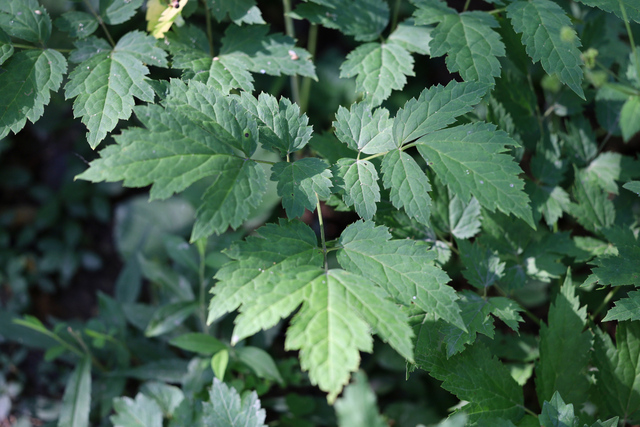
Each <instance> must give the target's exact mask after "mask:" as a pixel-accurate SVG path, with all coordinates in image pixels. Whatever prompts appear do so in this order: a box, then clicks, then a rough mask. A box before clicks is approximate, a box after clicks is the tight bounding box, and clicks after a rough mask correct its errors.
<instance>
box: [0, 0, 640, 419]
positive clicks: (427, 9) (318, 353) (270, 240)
mask: <svg viewBox="0 0 640 427" xmlns="http://www.w3.org/2000/svg"><path fill="white" fill-rule="evenodd" d="M143 3H144V5H143ZM476 3H477V4H476ZM43 4H44V2H43ZM281 6H282V9H281ZM294 6H295V7H294ZM143 11H144V20H143V19H142V17H143ZM282 17H284V22H285V25H284V29H285V32H286V35H283V34H281V33H277V32H274V31H272V29H271V27H270V25H269V24H267V23H266V21H267V20H271V21H273V23H274V25H276V23H277V22H278V21H279V20H280V19H282ZM52 21H53V22H54V24H55V27H56V30H55V31H54V30H53V27H52ZM638 23H640V4H639V3H638V1H637V0H597V1H596V0H579V1H576V2H572V1H569V0H557V1H554V0H515V1H510V0H488V1H487V2H485V3H482V2H474V4H471V2H470V1H469V0H467V1H466V3H465V4H464V5H462V4H460V5H456V4H453V3H450V4H447V2H445V1H442V0H411V1H407V2H404V1H402V0H394V1H393V2H387V1H386V0H309V1H303V2H299V4H296V5H293V6H292V4H291V2H290V1H289V0H283V1H282V3H280V2H267V1H265V2H264V4H260V7H259V6H258V5H257V4H256V2H255V1H254V0H242V1H237V0H200V1H197V0H170V1H169V0H148V1H147V2H143V0H85V1H84V2H76V3H74V4H73V6H72V7H70V8H68V10H66V11H64V13H61V14H60V16H59V17H57V18H56V19H55V20H52V18H51V17H50V15H49V12H48V9H47V8H46V7H44V6H43V5H42V4H40V3H39V2H38V0H12V1H10V2H2V3H0V67H1V70H0V138H4V137H7V138H6V139H7V140H9V139H11V138H14V137H12V136H8V135H9V134H10V133H13V134H15V138H17V137H18V136H19V135H20V132H21V131H23V128H25V126H27V122H32V123H36V122H37V121H38V119H39V118H40V117H41V116H42V115H43V114H44V111H45V107H46V106H47V105H48V104H49V103H50V101H51V98H52V93H53V94H56V93H57V92H58V91H61V92H60V94H61V95H60V96H64V99H65V100H66V103H67V104H68V105H71V103H72V105H73V107H72V108H73V116H74V117H76V118H80V121H81V122H82V124H84V126H85V127H86V140H87V142H88V145H89V146H90V147H91V148H92V149H95V148H98V147H100V151H99V156H98V157H97V158H94V159H92V160H90V162H89V165H88V167H87V168H86V170H84V171H83V172H81V173H79V174H78V175H77V176H76V179H78V180H82V181H90V182H92V183H100V182H104V181H106V182H121V183H122V185H123V186H124V187H136V188H138V187H148V192H149V194H148V197H147V196H143V197H142V198H140V197H135V198H131V199H127V200H125V201H123V202H121V203H119V204H118V206H117V208H116V211H115V216H114V228H115V231H114V236H115V242H116V246H117V249H118V252H119V253H120V255H121V257H122V259H123V260H124V267H123V269H122V271H121V273H120V274H119V276H118V279H117V282H116V284H115V288H114V292H113V295H106V294H99V295H98V301H99V313H98V314H97V315H96V316H95V317H92V318H91V319H89V320H88V321H86V322H77V321H63V320H60V319H47V320H48V321H50V325H51V326H47V325H46V324H45V323H47V322H44V323H43V321H42V319H38V318H37V317H35V316H33V315H30V314H26V315H24V316H18V315H19V314H22V313H28V311H26V304H23V305H22V306H20V307H9V308H8V309H7V308H3V310H4V311H3V312H2V313H1V314H2V318H0V321H1V323H0V324H1V325H3V331H2V332H0V334H1V335H2V336H4V337H5V339H7V340H19V339H22V340H23V341H26V342H25V344H26V345H31V346H37V347H40V348H43V349H45V354H44V358H45V360H46V361H49V362H51V361H54V360H57V361H58V363H61V364H62V366H66V367H67V369H68V371H69V375H68V378H67V379H66V383H65V384H66V385H65V388H64V395H63V397H62V398H61V402H59V404H58V405H57V407H58V411H57V412H55V415H54V416H53V417H51V419H52V420H55V419H57V420H58V421H57V423H58V424H57V425H58V426H74V427H75V426H79V427H80V426H87V425H89V424H93V423H95V424H98V423H102V424H105V425H107V424H109V423H112V424H113V425H117V426H146V427H161V426H163V425H169V426H240V425H243V426H262V425H264V424H265V423H268V424H269V425H274V426H276V425H296V426H301V425H335V424H338V425H340V426H350V427H351V426H356V427H357V426H368V427H369V426H384V425H389V424H390V423H393V425H395V426H412V427H413V426H415V425H417V424H418V423H422V424H438V423H441V424H440V425H443V426H444V425H455V426H463V425H477V426H550V425H558V426H560V425H566V426H583V425H585V426H616V425H631V424H636V423H638V422H640V383H639V382H638V381H637V378H638V377H639V376H640V365H639V363H638V360H640V359H639V358H640V322H639V321H640V292H639V291H637V290H635V286H637V285H640V281H639V279H638V276H639V275H640V267H639V266H640V242H639V241H638V232H639V231H640V224H639V220H640V198H638V194H639V193H640V181H639V180H640V160H638V158H636V157H635V155H636V153H637V151H638V145H637V143H638V140H637V139H636V138H634V136H635V135H636V133H637V132H638V131H640V53H638V52H637V46H636V44H635V42H634V39H635V38H638V36H640V26H638ZM303 31H304V33H303ZM320 31H322V32H323V34H332V35H334V36H335V39H334V40H339V41H342V40H346V41H347V43H348V46H350V50H348V51H347V52H344V53H341V51H340V49H338V50H337V51H332V50H331V49H337V47H336V46H332V45H331V41H324V40H322V39H321V38H319V37H318V33H319V32H320ZM296 36H297V37H302V38H305V39H306V43H307V46H306V48H303V47H300V43H298V42H297V41H296V38H295V37H296ZM68 43H73V47H72V48H69V49H67V48H66V47H65V46H66V44H68ZM337 44H338V45H339V43H337ZM323 49H324V51H323ZM323 52H328V53H326V54H323ZM440 57H444V65H443V64H442V63H441V62H439V60H438V59H437V58H440ZM422 65H425V66H426V67H438V66H440V67H446V70H444V69H443V70H442V71H441V73H442V74H444V75H446V77H444V78H442V79H441V80H440V82H439V83H437V84H436V83H433V82H430V81H428V79H426V78H425V77H424V76H423V75H418V76H416V74H419V73H418V70H419V67H420V66H422ZM448 73H451V74H448ZM285 76H287V77H285ZM413 77H416V78H413ZM340 79H350V80H347V81H349V82H351V83H347V84H345V83H344V81H341V80H340ZM287 83H288V84H287ZM285 86H287V87H285ZM282 93H285V94H288V96H279V95H282ZM316 95H317V99H315V98H316ZM54 96H56V95H54ZM353 101H355V102H353ZM341 103H342V104H345V105H338V104H341ZM63 104H64V102H63ZM334 105H335V108H333V106H334ZM327 106H330V107H331V109H330V110H328V107H327ZM125 121H126V124H125ZM36 126H37V125H36ZM94 157H95V156H94ZM84 184H85V185H90V184H88V183H86V182H85V183H84ZM96 197H98V196H96ZM147 198H148V199H149V200H150V201H149V202H148V201H147ZM349 212H350V213H349ZM332 215H333V216H339V217H340V218H341V219H342V223H344V222H345V221H346V222H347V223H346V224H343V225H342V223H341V225H340V226H339V227H334V229H333V231H332V232H331V233H329V227H328V226H327V225H328V224H327V220H328V218H329V217H330V216H332ZM185 232H186V233H187V234H185ZM67 233H70V232H67ZM187 235H188V238H185V237H186V236H187ZM4 236H6V237H3V239H4V243H3V242H0V243H3V246H2V248H3V249H4V248H7V251H12V250H13V251H15V250H17V251H20V248H21V246H20V240H19V239H18V242H17V243H15V246H14V243H13V240H14V238H13V237H10V234H8V233H5V235H4ZM65 236H66V234H65ZM31 239H32V240H33V239H41V237H40V236H39V235H37V234H32V237H31ZM42 239H43V240H44V238H42ZM32 240H31V241H32ZM31 241H29V242H31ZM41 242H42V240H41ZM74 242H75V240H73V239H71V241H70V242H67V243H69V244H71V245H73V244H74ZM70 251H71V252H72V253H75V252H74V249H73V246H72V249H71V250H70ZM42 263H44V262H42ZM77 264H78V262H77V261H76V264H74V265H77ZM65 268H66V269H65ZM69 268H70V267H68V266H67V267H65V266H64V265H63V266H62V267H60V269H61V270H60V279H61V280H62V281H64V280H65V278H67V279H68V277H70V276H69V275H72V274H73V272H74V271H75V270H73V271H69V270H68V269H69ZM0 278H1V279H2V280H3V281H4V282H6V283H7V285H6V286H9V287H13V288H14V289H13V292H21V291H22V292H24V289H25V286H23V287H16V285H15V283H16V281H15V280H14V276H11V274H10V272H9V273H8V274H5V275H3V276H0ZM145 284H147V285H148V286H147V285H145ZM3 286H4V285H3ZM285 351H286V352H290V353H285ZM368 354H370V356H369V355H368ZM4 363H6V362H4ZM373 365H379V367H382V368H385V369H387V370H388V371H391V372H393V375H394V379H393V380H389V381H390V383H392V384H394V387H397V389H398V390H404V392H406V393H408V394H409V395H411V393H410V392H409V391H407V390H406V385H405V386H403V385H399V384H400V383H402V382H403V381H404V379H405V376H406V377H408V378H410V380H409V381H411V378H413V380H414V383H412V384H416V383H415V380H416V379H417V382H418V383H421V382H422V383H428V384H431V386H432V387H433V388H434V389H436V390H438V391H437V392H436V394H435V395H437V396H440V397H433V398H431V399H430V398H429V397H428V396H427V394H426V393H422V400H421V401H420V402H419V404H416V403H415V402H413V403H408V402H405V401H403V402H402V405H405V406H401V405H399V403H400V402H393V396H389V395H387V396H386V397H385V396H384V391H383V390H382V389H383V388H384V386H378V388H376V390H375V391H376V392H378V396H379V398H380V399H381V402H380V403H381V405H380V407H378V404H377V403H376V398H377V397H376V393H375V392H374V389H372V388H371V386H370V385H369V382H368V380H367V376H366V374H365V373H364V371H363V370H362V369H366V370H367V371H368V372H369V373H370V375H371V376H372V378H373V377H375V375H376V369H374V368H373V367H372V366H373ZM69 366H73V368H72V369H70V368H69ZM424 373H428V375H429V377H431V380H428V379H427V376H426V375H425V374H424ZM3 375H4V376H3V377H0V378H3V379H4V378H6V377H8V375H9V374H8V373H7V372H5V373H4V374H3ZM382 378H384V377H382ZM351 380H353V381H351ZM400 380H401V381H400ZM433 380H436V381H433ZM350 382H351V383H350ZM381 382H382V383H384V381H381ZM5 384H9V382H5V381H3V382H0V386H2V387H3V388H4V389H7V390H8V389H9V388H8V387H6V386H5ZM406 384H409V382H407V383H406ZM0 390H3V389H0ZM296 390H298V391H300V390H307V392H305V393H300V392H296ZM309 390H312V391H310V392H309ZM318 390H319V391H320V392H322V396H318V393H319V391H318ZM404 392H403V393H404ZM2 393H3V396H8V397H7V398H5V401H8V402H9V403H8V405H9V406H11V400H12V399H15V396H16V395H17V393H16V392H15V391H13V392H10V391H6V392H5V391H3V392H2ZM453 396H455V397H453ZM259 397H260V398H259ZM455 402H460V403H459V404H457V405H455ZM387 403H389V404H387ZM394 404H395V406H394ZM411 405H413V406H411ZM454 405H455V407H454V408H453V409H452V410H453V413H452V414H450V416H449V417H448V418H447V419H446V420H442V421H441V418H442V416H443V415H446V412H447V411H446V410H447V409H449V408H450V407H451V406H454ZM403 408H404V409H405V410H406V409H407V408H416V414H419V416H420V417H421V418H420V419H416V418H412V417H410V416H407V415H406V414H404V413H403ZM425 408H430V409H429V410H430V411H432V412H429V410H426V411H425ZM31 414H32V415H33V413H31ZM267 417H268V418H267ZM21 422H24V423H28V422H29V421H28V419H27V418H23V419H22V420H21ZM25 425H28V424H25Z"/></svg>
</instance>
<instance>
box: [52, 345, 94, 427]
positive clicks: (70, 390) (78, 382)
mask: <svg viewBox="0 0 640 427" xmlns="http://www.w3.org/2000/svg"><path fill="white" fill-rule="evenodd" d="M90 409H91V358H89V357H88V356H87V357H84V358H83V359H82V360H81V361H80V364H79V365H78V366H77V367H76V368H75V369H74V370H73V372H72V373H71V376H70V377H69V380H68V381H67V385H66V387H65V389H64V397H63V398H62V407H61V408H60V418H59V420H58V426H59V427H86V426H88V425H89V410H90Z"/></svg>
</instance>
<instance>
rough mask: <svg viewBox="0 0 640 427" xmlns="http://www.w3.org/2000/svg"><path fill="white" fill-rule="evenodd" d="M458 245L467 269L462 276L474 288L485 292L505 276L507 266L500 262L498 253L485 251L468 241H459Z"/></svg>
mask: <svg viewBox="0 0 640 427" xmlns="http://www.w3.org/2000/svg"><path fill="white" fill-rule="evenodd" d="M457 243H458V249H459V250H460V255H461V256H460V258H461V259H462V262H463V263H464V265H465V267H466V269H465V270H463V271H462V275H463V276H464V277H465V279H467V280H468V281H469V283H471V284H472V285H473V286H475V287H476V288H478V289H480V290H482V291H484V290H485V288H488V287H489V286H491V285H493V284H494V283H496V282H498V281H499V280H500V279H501V278H502V277H503V276H504V267H505V265H506V264H505V263H504V262H500V257H498V253H497V251H492V250H491V249H488V248H487V249H484V248H482V247H480V245H479V244H478V243H476V242H474V243H473V244H472V243H470V242H469V241H467V240H459V241H458V242H457Z"/></svg>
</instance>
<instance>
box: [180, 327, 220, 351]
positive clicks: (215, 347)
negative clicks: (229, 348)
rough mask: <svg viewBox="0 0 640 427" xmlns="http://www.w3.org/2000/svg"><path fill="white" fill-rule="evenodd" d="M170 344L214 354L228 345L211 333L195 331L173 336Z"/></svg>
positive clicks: (188, 349)
mask: <svg viewBox="0 0 640 427" xmlns="http://www.w3.org/2000/svg"><path fill="white" fill-rule="evenodd" d="M169 344H171V345H173V346H176V347H178V348H181V349H183V350H187V351H193V352H196V353H200V354H204V355H212V354H214V353H217V352H218V351H220V350H222V349H224V348H226V345H224V344H223V343H221V342H220V341H219V340H218V339H216V338H214V337H212V336H211V335H207V334H203V333H198V332H193V333H188V334H183V335H180V336H177V337H175V338H173V339H172V340H171V341H169Z"/></svg>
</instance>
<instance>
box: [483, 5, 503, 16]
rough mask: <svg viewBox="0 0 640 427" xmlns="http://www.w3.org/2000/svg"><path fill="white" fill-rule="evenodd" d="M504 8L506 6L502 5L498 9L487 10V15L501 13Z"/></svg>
mask: <svg viewBox="0 0 640 427" xmlns="http://www.w3.org/2000/svg"><path fill="white" fill-rule="evenodd" d="M505 10H507V8H506V7H502V8H500V9H494V10H490V11H489V12H487V13H488V14H489V15H497V14H498V13H502V12H504V11H505Z"/></svg>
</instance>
